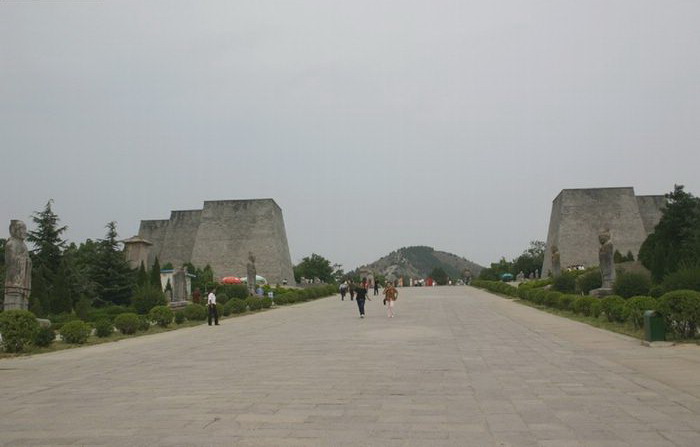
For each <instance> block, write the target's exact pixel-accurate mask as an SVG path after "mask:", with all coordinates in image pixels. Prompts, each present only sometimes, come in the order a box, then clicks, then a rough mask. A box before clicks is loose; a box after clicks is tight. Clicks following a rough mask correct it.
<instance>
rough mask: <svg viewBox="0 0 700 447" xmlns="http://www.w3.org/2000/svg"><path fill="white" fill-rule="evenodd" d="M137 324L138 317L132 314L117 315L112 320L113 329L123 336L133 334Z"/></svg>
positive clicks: (137, 327)
mask: <svg viewBox="0 0 700 447" xmlns="http://www.w3.org/2000/svg"><path fill="white" fill-rule="evenodd" d="M139 323H140V322H139V316H138V315H137V314H135V313H132V312H128V313H123V314H119V315H117V316H116V317H115V318H114V327H116V328H117V329H118V330H119V331H120V332H121V333H122V334H124V335H129V334H135V333H136V331H137V330H138V329H139Z"/></svg>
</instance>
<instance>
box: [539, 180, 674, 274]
mask: <svg viewBox="0 0 700 447" xmlns="http://www.w3.org/2000/svg"><path fill="white" fill-rule="evenodd" d="M665 203H666V199H665V198H664V196H662V195H661V196H636V195H635V193H634V188H632V187H622V188H591V189H563V190H562V191H561V192H560V193H559V195H558V196H557V197H556V198H555V199H554V201H553V203H552V214H551V217H550V220H549V231H548V234H547V247H546V249H545V254H544V264H543V266H542V276H543V277H546V276H547V275H548V274H549V273H551V272H552V268H553V266H552V247H557V248H558V250H559V261H560V265H561V269H562V271H564V270H566V269H567V268H571V267H577V266H583V267H590V266H595V265H598V248H599V246H600V244H599V242H598V234H599V233H600V232H601V231H602V230H605V229H608V230H610V233H611V235H612V243H613V247H614V249H615V250H617V251H619V252H620V253H621V254H622V255H626V254H627V252H628V251H629V252H632V254H633V255H634V256H635V259H636V258H637V256H638V254H639V248H640V247H641V245H642V243H643V242H644V240H645V239H646V238H647V236H648V235H649V234H650V233H651V232H652V231H654V227H655V226H656V224H657V223H659V220H660V219H661V215H662V209H663V207H664V206H665Z"/></svg>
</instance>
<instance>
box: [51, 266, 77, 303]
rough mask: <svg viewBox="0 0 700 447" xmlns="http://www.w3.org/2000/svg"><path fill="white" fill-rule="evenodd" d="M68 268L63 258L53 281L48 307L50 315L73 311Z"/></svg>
mask: <svg viewBox="0 0 700 447" xmlns="http://www.w3.org/2000/svg"><path fill="white" fill-rule="evenodd" d="M71 276H72V275H71V272H70V266H69V265H68V262H67V260H66V259H65V258H64V259H63V260H62V261H61V265H60V266H59V268H58V273H57V274H56V277H55V278H54V281H53V287H52V290H51V298H50V300H49V305H50V306H51V309H50V311H51V313H52V314H60V313H70V312H71V311H72V310H73V291H72V290H71V285H70V279H71Z"/></svg>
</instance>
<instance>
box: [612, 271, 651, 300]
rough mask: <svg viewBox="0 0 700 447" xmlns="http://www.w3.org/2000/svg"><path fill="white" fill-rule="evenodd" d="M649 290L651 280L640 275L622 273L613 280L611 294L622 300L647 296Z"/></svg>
mask: <svg viewBox="0 0 700 447" xmlns="http://www.w3.org/2000/svg"><path fill="white" fill-rule="evenodd" d="M650 288H651V279H650V278H649V277H648V276H647V275H644V274H642V273H633V272H630V273H622V274H620V275H618V276H617V278H616V279H615V284H613V293H614V294H615V295H619V296H621V297H622V298H631V297H633V296H647V295H649V289H650Z"/></svg>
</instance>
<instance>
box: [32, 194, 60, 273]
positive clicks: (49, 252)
mask: <svg viewBox="0 0 700 447" xmlns="http://www.w3.org/2000/svg"><path fill="white" fill-rule="evenodd" d="M52 203H53V199H52V200H49V201H48V202H47V203H46V206H45V207H44V210H43V211H41V212H36V213H34V215H33V216H32V220H33V221H34V223H35V224H36V230H34V231H30V232H29V234H28V235H27V241H29V242H31V243H32V244H33V245H34V250H32V255H33V259H32V262H33V263H34V265H33V266H34V267H39V266H42V265H44V266H46V268H47V269H48V270H49V271H50V272H51V273H53V274H55V273H57V272H58V268H59V266H60V264H61V255H62V253H63V250H64V248H65V244H66V241H65V240H63V239H61V234H63V232H65V231H66V229H67V228H68V227H66V226H62V227H59V226H58V222H59V220H60V219H59V218H58V216H57V215H56V213H54V212H53V210H52V209H51V204H52Z"/></svg>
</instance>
